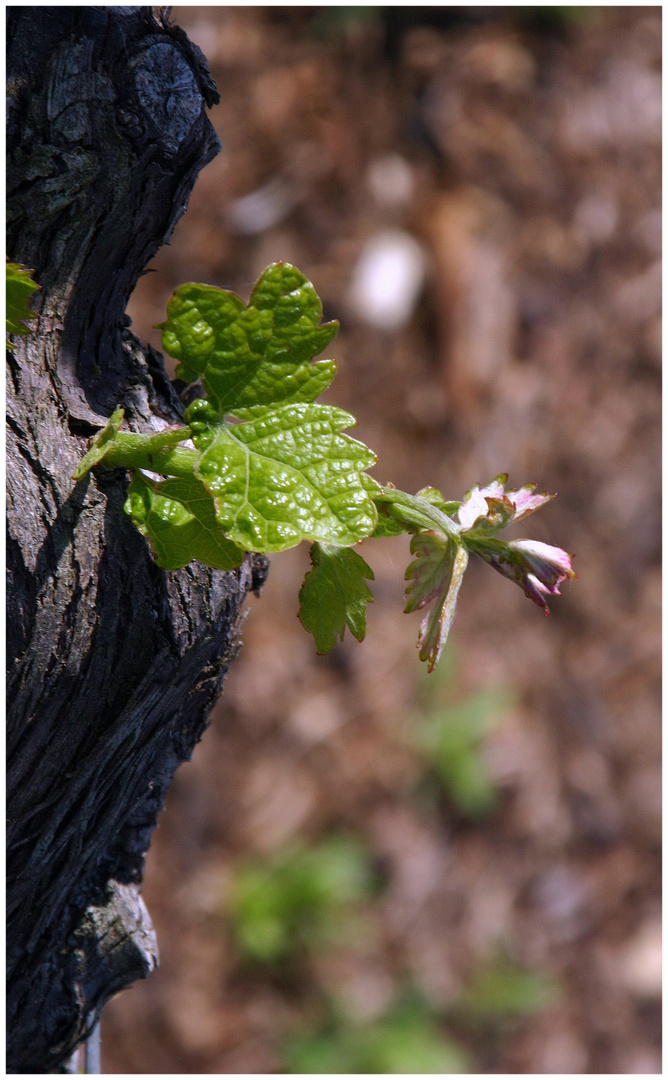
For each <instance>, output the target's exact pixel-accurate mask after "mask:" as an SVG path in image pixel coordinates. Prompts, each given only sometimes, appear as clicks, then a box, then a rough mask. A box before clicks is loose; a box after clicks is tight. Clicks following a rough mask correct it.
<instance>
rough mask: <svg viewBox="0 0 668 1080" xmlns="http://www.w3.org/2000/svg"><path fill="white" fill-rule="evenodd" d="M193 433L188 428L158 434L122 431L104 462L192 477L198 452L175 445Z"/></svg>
mask: <svg viewBox="0 0 668 1080" xmlns="http://www.w3.org/2000/svg"><path fill="white" fill-rule="evenodd" d="M190 435H191V431H190V428H188V427H185V428H178V429H177V430H176V431H161V432H159V433H158V434H157V435H136V434H134V433H133V432H119V433H118V434H117V435H116V438H115V439H114V441H113V442H112V443H110V444H109V447H108V449H107V452H106V454H105V455H104V461H103V464H104V465H106V466H107V467H108V468H111V469H147V470H148V471H149V472H157V473H161V474H162V475H163V476H185V477H188V476H192V475H193V471H194V469H195V468H196V466H197V463H198V461H199V458H200V455H199V453H198V452H197V450H189V449H188V448H187V447H185V446H175V445H174V444H176V443H181V442H183V441H184V440H185V439H189V438H190Z"/></svg>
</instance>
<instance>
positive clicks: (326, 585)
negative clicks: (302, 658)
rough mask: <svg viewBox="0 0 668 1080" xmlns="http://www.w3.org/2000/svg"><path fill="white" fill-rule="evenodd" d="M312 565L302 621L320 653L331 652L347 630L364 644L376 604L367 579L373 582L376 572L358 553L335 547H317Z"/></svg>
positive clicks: (301, 607)
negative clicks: (371, 605) (371, 606)
mask: <svg viewBox="0 0 668 1080" xmlns="http://www.w3.org/2000/svg"><path fill="white" fill-rule="evenodd" d="M311 564H312V567H313V568H312V569H311V570H309V572H308V574H307V575H306V577H305V578H304V584H303V585H302V588H301V591H300V593H299V618H300V620H301V623H302V626H303V627H304V629H305V630H307V631H308V632H309V634H312V635H313V637H314V639H315V644H316V648H317V650H318V653H320V654H323V653H328V652H331V650H332V649H333V648H334V646H335V645H336V642H337V640H338V639H341V640H343V635H344V633H345V629H346V626H347V627H348V628H349V630H350V632H351V633H352V635H353V637H356V638H357V640H358V641H362V640H363V638H364V635H365V633H366V606H367V604H369V603H371V602H372V600H373V596H372V595H371V592H370V591H369V588H368V586H367V584H366V579H367V578H368V579H370V580H371V581H373V570H372V569H371V567H370V566H368V565H367V563H366V562H365V561H364V559H363V558H362V556H361V555H358V554H357V552H356V551H353V550H352V549H351V548H349V547H334V546H333V545H331V544H318V543H316V544H313V546H312V547H311Z"/></svg>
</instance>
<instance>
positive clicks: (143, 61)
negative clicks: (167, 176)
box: [135, 41, 202, 154]
mask: <svg viewBox="0 0 668 1080" xmlns="http://www.w3.org/2000/svg"><path fill="white" fill-rule="evenodd" d="M135 86H136V89H137V96H138V97H139V101H140V103H141V105H142V107H143V109H144V110H145V113H146V114H147V116H148V118H149V119H150V120H151V121H152V122H153V124H154V125H155V127H156V128H157V129H158V130H157V132H156V134H157V137H158V139H159V140H160V143H161V144H162V147H163V149H164V150H165V151H166V152H167V153H169V154H175V153H176V152H177V150H178V148H179V146H180V145H181V143H182V142H183V141H184V139H186V138H187V136H188V135H189V133H190V131H191V130H192V127H193V124H194V123H195V121H196V120H197V118H198V117H199V115H200V113H201V111H202V97H201V94H200V91H199V87H198V85H197V80H196V79H195V75H194V73H193V70H192V68H191V67H190V64H189V63H188V61H187V60H186V58H185V56H184V55H183V53H182V52H180V51H179V49H177V48H176V47H175V46H174V45H171V44H170V43H169V42H166V41H161V42H157V43H156V44H155V45H152V46H151V47H150V48H149V49H147V50H146V52H144V53H142V55H141V56H140V57H139V58H138V60H137V61H136V63H135Z"/></svg>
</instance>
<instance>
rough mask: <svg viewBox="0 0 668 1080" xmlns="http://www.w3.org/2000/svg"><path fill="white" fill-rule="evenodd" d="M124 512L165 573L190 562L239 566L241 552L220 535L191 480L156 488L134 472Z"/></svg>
mask: <svg viewBox="0 0 668 1080" xmlns="http://www.w3.org/2000/svg"><path fill="white" fill-rule="evenodd" d="M125 511H126V513H127V514H129V515H130V517H131V518H132V521H133V523H134V525H136V527H137V528H138V529H139V531H140V532H141V533H142V535H143V536H145V537H146V539H147V540H148V541H149V543H150V545H151V548H152V549H153V554H154V555H155V561H156V562H157V564H158V566H162V567H163V569H165V570H179V569H180V568H181V567H182V566H186V565H187V564H188V563H189V562H191V561H192V560H193V559H196V560H197V561H198V562H201V563H204V565H205V566H213V567H215V568H216V569H217V570H233V569H234V568H235V567H236V566H239V565H240V564H241V562H242V561H243V558H244V551H243V549H242V548H240V547H237V545H236V544H234V543H233V542H232V541H231V540H229V539H228V538H227V537H226V536H224V535H223V532H222V530H221V528H220V526H219V525H218V523H217V521H216V517H215V513H214V508H213V503H212V501H211V497H210V496H209V495H208V494H207V492H206V491H205V490H204V487H203V486H202V484H201V483H200V482H199V480H196V479H195V477H190V478H189V479H186V478H181V477H178V478H175V479H171V480H164V481H162V482H161V483H157V482H156V481H154V480H150V479H149V478H148V477H146V476H143V475H141V474H140V473H137V474H135V476H134V478H133V480H132V483H131V484H130V487H129V489H128V497H127V500H126V503H125Z"/></svg>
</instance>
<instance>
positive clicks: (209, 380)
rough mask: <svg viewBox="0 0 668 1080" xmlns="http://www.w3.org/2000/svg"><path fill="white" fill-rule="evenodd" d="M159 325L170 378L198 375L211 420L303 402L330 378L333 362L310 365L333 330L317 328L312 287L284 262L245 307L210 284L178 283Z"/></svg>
mask: <svg viewBox="0 0 668 1080" xmlns="http://www.w3.org/2000/svg"><path fill="white" fill-rule="evenodd" d="M167 315H168V318H167V321H166V322H164V323H161V324H160V329H161V330H162V343H163V348H164V349H165V351H166V352H168V353H169V354H170V355H171V356H173V357H175V358H176V359H177V360H179V361H180V365H179V367H178V368H177V375H178V376H179V377H180V378H183V379H186V380H187V381H189V382H193V381H194V380H195V379H197V378H198V377H199V378H201V380H202V384H203V386H204V388H205V390H206V393H207V397H208V398H209V399H210V400H211V402H212V403H213V404H214V405H215V406H216V408H217V410H218V413H219V416H221V417H222V416H223V415H225V414H229V413H235V414H236V415H242V414H241V413H240V412H239V413H237V410H244V409H256V408H257V407H258V406H275V405H279V404H288V403H290V402H293V401H301V402H308V401H314V400H315V398H316V397H317V396H318V395H319V394H321V393H322V391H323V390H325V389H326V388H327V387H328V386H329V384H330V382H331V381H332V379H333V378H334V374H335V372H336V365H335V363H334V361H333V360H321V361H318V363H316V364H311V359H312V357H314V356H317V355H318V353H320V352H322V350H323V349H324V348H325V346H326V345H328V344H329V342H330V341H331V340H332V338H333V337H334V336H335V334H336V332H337V330H338V326H339V324H338V323H337V322H329V323H324V324H323V325H322V326H319V325H318V324H319V322H320V319H321V318H322V304H321V302H320V298H319V297H318V294H317V293H316V291H315V289H314V288H313V285H312V284H311V282H310V281H308V280H307V278H305V277H304V275H303V274H301V273H300V272H299V270H297V269H296V268H295V267H294V266H291V265H290V264H289V263H280V262H279V263H274V264H273V265H272V266H269V267H268V268H267V269H266V270H265V271H264V273H263V274H262V276H261V277H260V278H259V280H258V282H257V284H256V285H255V288H254V289H253V292H252V294H251V298H250V302H249V304H248V306H246V305H245V304H244V302H243V300H241V299H240V297H238V296H236V294H235V293H232V292H228V291H227V290H225V289H217V288H215V287H213V286H211V285H198V284H195V283H190V284H187V285H181V286H180V288H178V289H177V290H176V292H175V293H174V295H173V297H172V298H171V300H170V301H169V303H168V305H167Z"/></svg>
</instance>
